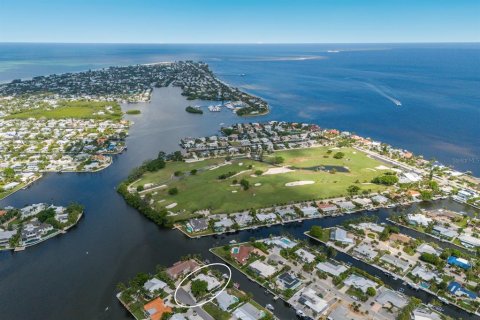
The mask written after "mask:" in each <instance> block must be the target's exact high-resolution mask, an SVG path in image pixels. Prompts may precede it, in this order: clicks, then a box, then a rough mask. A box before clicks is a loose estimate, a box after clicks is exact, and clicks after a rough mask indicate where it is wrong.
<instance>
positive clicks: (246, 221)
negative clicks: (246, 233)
mask: <svg viewBox="0 0 480 320" xmlns="http://www.w3.org/2000/svg"><path fill="white" fill-rule="evenodd" d="M232 218H233V220H235V222H236V223H237V224H238V225H239V226H240V227H246V226H248V225H250V224H252V223H253V217H252V216H251V215H250V213H249V212H239V213H236V214H233V215H232Z"/></svg>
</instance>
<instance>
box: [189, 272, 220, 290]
mask: <svg viewBox="0 0 480 320" xmlns="http://www.w3.org/2000/svg"><path fill="white" fill-rule="evenodd" d="M194 280H200V281H205V282H206V283H207V290H208V291H212V290H213V289H215V288H217V287H219V286H220V285H221V283H220V281H218V279H217V278H215V277H214V276H211V275H208V274H203V273H200V274H199V275H197V276H196V277H195V278H194Z"/></svg>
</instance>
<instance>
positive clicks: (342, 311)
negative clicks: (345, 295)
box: [327, 304, 365, 320]
mask: <svg viewBox="0 0 480 320" xmlns="http://www.w3.org/2000/svg"><path fill="white" fill-rule="evenodd" d="M327 319H328V320H346V319H348V320H364V319H365V317H364V316H362V315H357V314H355V313H353V312H351V311H350V310H349V309H347V308H346V307H345V306H343V305H341V304H340V305H338V306H337V307H336V308H335V309H333V311H332V312H330V314H329V315H328V317H327Z"/></svg>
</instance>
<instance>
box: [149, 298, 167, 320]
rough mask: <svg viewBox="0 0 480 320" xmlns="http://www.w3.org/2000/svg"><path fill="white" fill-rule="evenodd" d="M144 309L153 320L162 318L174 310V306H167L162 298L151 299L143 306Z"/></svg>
mask: <svg viewBox="0 0 480 320" xmlns="http://www.w3.org/2000/svg"><path fill="white" fill-rule="evenodd" d="M143 309H144V310H145V311H146V312H147V314H148V316H149V317H150V319H151V320H160V319H161V318H162V316H163V314H164V313H171V312H172V308H170V307H167V306H166V305H165V304H164V303H163V300H162V299H160V298H156V299H154V300H152V301H150V302H149V303H147V304H146V305H144V306H143Z"/></svg>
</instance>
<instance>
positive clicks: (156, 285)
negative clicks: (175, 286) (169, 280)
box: [143, 278, 168, 293]
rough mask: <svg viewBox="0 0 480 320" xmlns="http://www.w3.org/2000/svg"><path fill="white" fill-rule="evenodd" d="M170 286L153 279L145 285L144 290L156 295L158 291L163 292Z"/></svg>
mask: <svg viewBox="0 0 480 320" xmlns="http://www.w3.org/2000/svg"><path fill="white" fill-rule="evenodd" d="M167 286H168V285H167V284H166V283H165V282H163V281H162V280H158V279H157V278H152V279H150V280H148V281H147V282H145V283H144V284H143V288H144V289H145V290H147V291H148V292H150V293H154V292H155V291H157V290H163V289H164V288H165V287H167Z"/></svg>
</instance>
